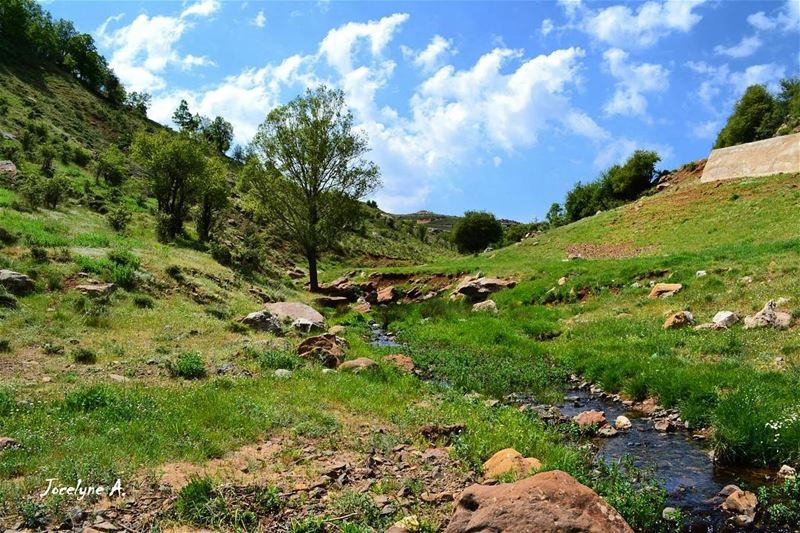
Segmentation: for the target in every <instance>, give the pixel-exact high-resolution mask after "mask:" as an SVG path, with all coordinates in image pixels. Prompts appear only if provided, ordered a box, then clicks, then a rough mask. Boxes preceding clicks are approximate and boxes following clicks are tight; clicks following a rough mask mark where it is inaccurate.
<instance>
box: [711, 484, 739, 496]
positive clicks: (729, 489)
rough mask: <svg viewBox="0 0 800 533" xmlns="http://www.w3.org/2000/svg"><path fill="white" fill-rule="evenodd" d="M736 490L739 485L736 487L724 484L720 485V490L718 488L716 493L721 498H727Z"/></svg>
mask: <svg viewBox="0 0 800 533" xmlns="http://www.w3.org/2000/svg"><path fill="white" fill-rule="evenodd" d="M737 490H741V489H739V487H737V486H736V485H725V486H724V487H722V490H720V491H719V492H718V493H717V496H722V497H723V498H727V497H728V496H730V495H731V494H733V493H734V492H736V491H737Z"/></svg>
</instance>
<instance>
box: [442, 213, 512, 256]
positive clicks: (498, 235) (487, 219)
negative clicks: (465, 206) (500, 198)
mask: <svg viewBox="0 0 800 533" xmlns="http://www.w3.org/2000/svg"><path fill="white" fill-rule="evenodd" d="M452 236H453V242H454V243H455V245H456V247H458V251H459V252H461V253H475V252H480V251H481V250H484V249H486V247H487V246H489V245H490V244H494V243H497V242H500V240H501V239H502V238H503V226H502V225H501V224H500V222H499V221H498V220H497V219H496V218H495V217H494V215H493V214H491V213H487V212H484V211H467V212H466V213H464V216H463V218H460V219H459V220H458V221H457V222H456V223H455V224H454V225H453V229H452Z"/></svg>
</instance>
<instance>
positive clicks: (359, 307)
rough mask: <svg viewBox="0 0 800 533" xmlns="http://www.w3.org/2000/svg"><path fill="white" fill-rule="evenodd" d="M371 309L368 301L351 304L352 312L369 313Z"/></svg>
mask: <svg viewBox="0 0 800 533" xmlns="http://www.w3.org/2000/svg"><path fill="white" fill-rule="evenodd" d="M370 310H372V306H371V305H370V304H369V303H368V302H362V303H360V304H356V305H354V306H353V312H354V313H361V314H364V313H369V312H370Z"/></svg>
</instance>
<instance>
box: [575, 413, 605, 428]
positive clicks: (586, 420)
mask: <svg viewBox="0 0 800 533" xmlns="http://www.w3.org/2000/svg"><path fill="white" fill-rule="evenodd" d="M572 421H573V422H575V423H576V424H578V427H588V426H593V425H597V426H602V425H603V424H605V423H606V415H605V413H603V411H597V410H596V409H592V410H591V411H584V412H582V413H578V414H577V415H575V416H574V417H572Z"/></svg>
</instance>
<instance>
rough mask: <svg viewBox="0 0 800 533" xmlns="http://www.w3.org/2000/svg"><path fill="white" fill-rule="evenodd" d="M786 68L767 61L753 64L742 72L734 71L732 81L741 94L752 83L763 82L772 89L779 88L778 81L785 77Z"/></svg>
mask: <svg viewBox="0 0 800 533" xmlns="http://www.w3.org/2000/svg"><path fill="white" fill-rule="evenodd" d="M785 74H786V69H785V68H784V67H783V66H782V65H777V64H775V63H766V64H764V65H752V66H749V67H747V68H746V69H744V70H743V71H741V72H734V73H733V74H731V75H730V82H731V83H732V84H733V86H734V87H735V88H736V91H737V92H739V93H740V94H741V93H743V92H744V91H745V89H747V88H748V87H749V86H750V85H756V84H763V85H766V86H767V87H769V88H770V89H771V90H773V91H774V90H776V89H777V88H778V82H779V81H780V80H781V79H782V78H784V77H785Z"/></svg>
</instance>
